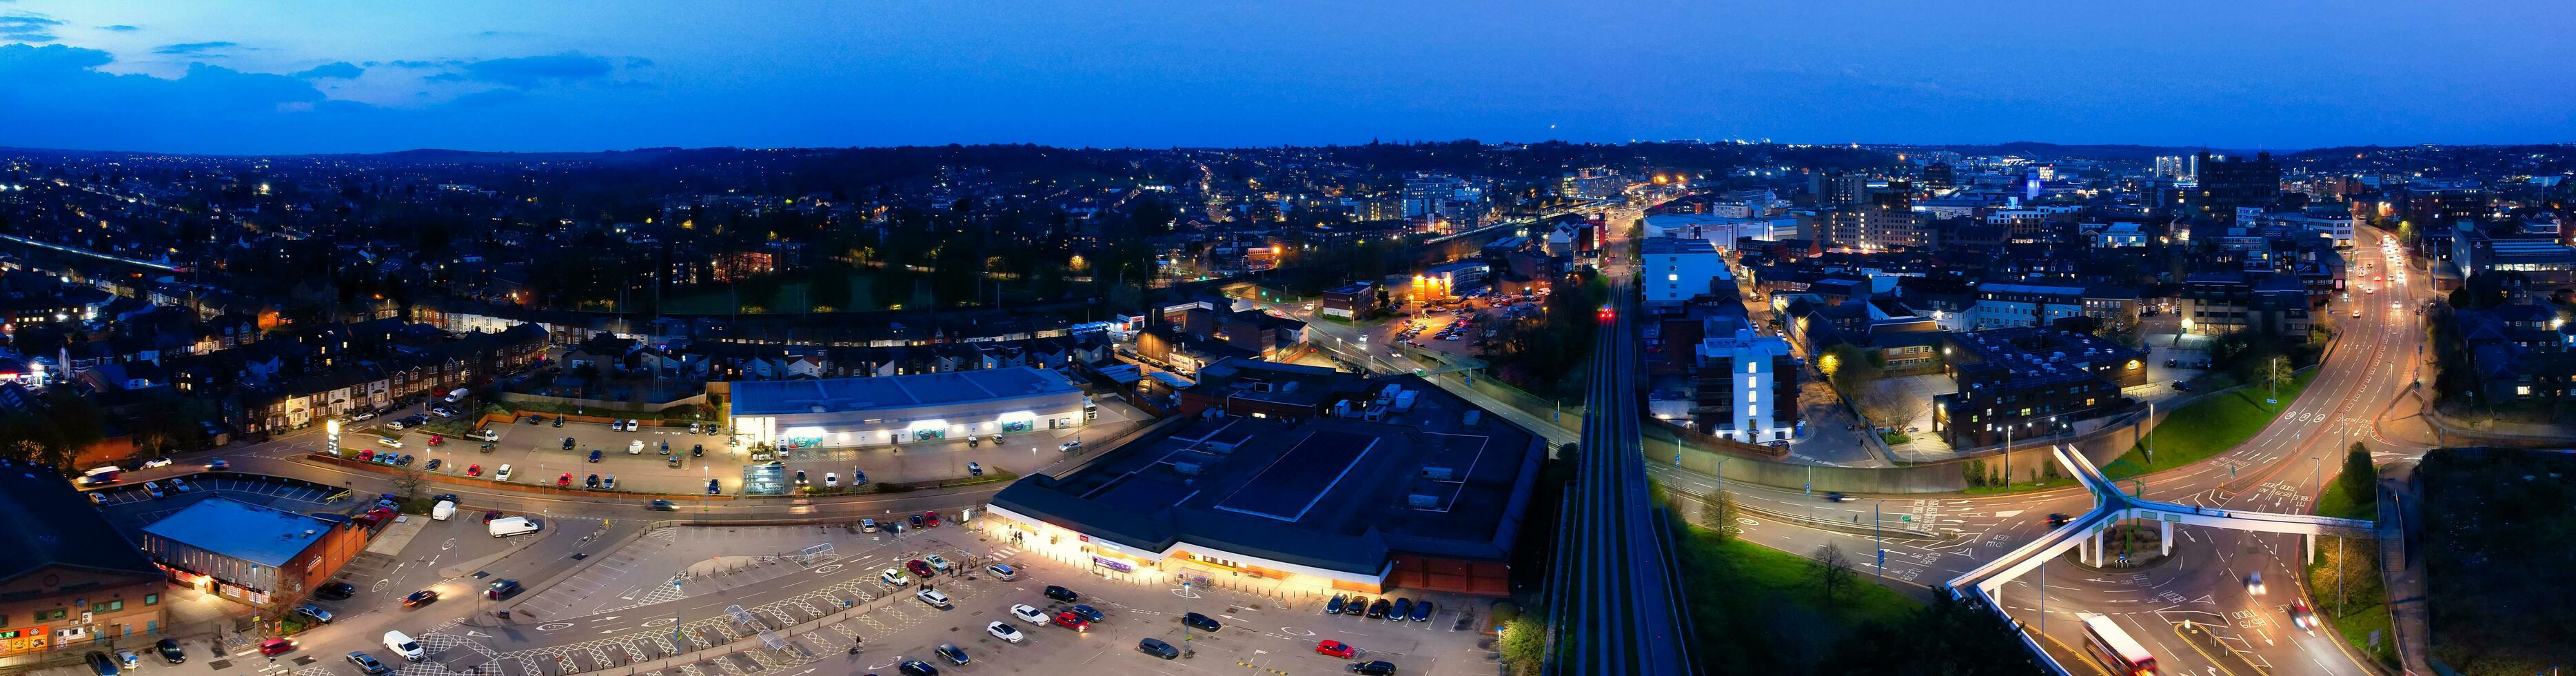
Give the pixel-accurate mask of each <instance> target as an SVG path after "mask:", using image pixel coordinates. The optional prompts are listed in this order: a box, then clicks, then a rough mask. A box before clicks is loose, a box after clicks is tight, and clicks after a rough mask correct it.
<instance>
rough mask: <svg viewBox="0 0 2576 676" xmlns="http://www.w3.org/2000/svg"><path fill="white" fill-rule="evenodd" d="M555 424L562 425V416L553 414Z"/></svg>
mask: <svg viewBox="0 0 2576 676" xmlns="http://www.w3.org/2000/svg"><path fill="white" fill-rule="evenodd" d="M555 426H556V427H562V426H563V416H555Z"/></svg>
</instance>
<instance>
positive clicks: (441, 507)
mask: <svg viewBox="0 0 2576 676" xmlns="http://www.w3.org/2000/svg"><path fill="white" fill-rule="evenodd" d="M451 516H456V501H454V500H440V501H438V504H436V505H432V506H430V508H429V518H430V519H431V520H434V521H446V520H447V517H451Z"/></svg>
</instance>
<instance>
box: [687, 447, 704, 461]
mask: <svg viewBox="0 0 2576 676" xmlns="http://www.w3.org/2000/svg"><path fill="white" fill-rule="evenodd" d="M689 457H692V458H703V457H707V446H706V444H697V445H693V446H690V447H689Z"/></svg>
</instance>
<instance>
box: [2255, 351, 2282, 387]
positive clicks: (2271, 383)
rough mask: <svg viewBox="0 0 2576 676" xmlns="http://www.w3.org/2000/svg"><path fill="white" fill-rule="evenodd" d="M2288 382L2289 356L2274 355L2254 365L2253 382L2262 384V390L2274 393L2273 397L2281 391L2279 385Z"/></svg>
mask: <svg viewBox="0 0 2576 676" xmlns="http://www.w3.org/2000/svg"><path fill="white" fill-rule="evenodd" d="M2289 382H2290V358H2289V357H2286V356H2281V355H2274V356H2272V357H2270V358H2267V359H2264V360H2263V362H2262V363H2261V364H2258V365H2256V366H2255V367H2254V384H2256V385H2261V386H2263V389H2264V390H2267V391H2270V392H2271V393H2272V394H2274V395H2276V397H2275V398H2277V395H2279V394H2280V393H2281V386H2282V385H2286V384H2289Z"/></svg>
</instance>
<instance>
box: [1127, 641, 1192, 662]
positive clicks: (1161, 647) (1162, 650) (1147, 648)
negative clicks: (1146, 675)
mask: <svg viewBox="0 0 2576 676" xmlns="http://www.w3.org/2000/svg"><path fill="white" fill-rule="evenodd" d="M1136 652H1140V653H1144V654H1147V655H1152V656H1155V657H1160V658H1163V659H1167V660H1168V659H1177V658H1179V657H1180V656H1181V649H1179V648H1174V647H1172V644H1170V643H1165V642H1163V639H1159V638H1152V637H1147V638H1145V639H1143V640H1140V641H1137V642H1136Z"/></svg>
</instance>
